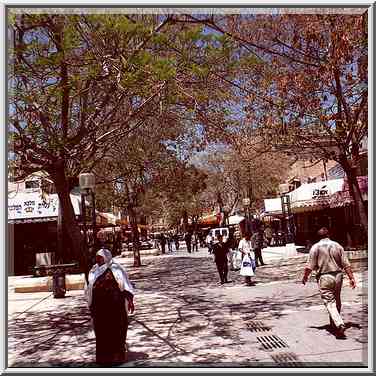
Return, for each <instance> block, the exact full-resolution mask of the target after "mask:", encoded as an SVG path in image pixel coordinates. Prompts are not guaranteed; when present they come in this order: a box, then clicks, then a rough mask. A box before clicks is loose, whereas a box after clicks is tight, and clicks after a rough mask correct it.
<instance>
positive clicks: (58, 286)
mask: <svg viewBox="0 0 376 376" xmlns="http://www.w3.org/2000/svg"><path fill="white" fill-rule="evenodd" d="M52 291H53V293H54V298H64V297H65V292H66V288H65V273H64V271H62V270H58V271H56V272H55V273H54V274H53V276H52Z"/></svg>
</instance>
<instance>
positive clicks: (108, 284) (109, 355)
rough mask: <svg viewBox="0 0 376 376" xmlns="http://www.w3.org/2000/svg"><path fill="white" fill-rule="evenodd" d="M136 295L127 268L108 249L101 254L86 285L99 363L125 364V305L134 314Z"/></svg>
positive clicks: (99, 252)
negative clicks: (134, 297) (134, 298)
mask: <svg viewBox="0 0 376 376" xmlns="http://www.w3.org/2000/svg"><path fill="white" fill-rule="evenodd" d="M133 295H134V292H133V286H132V284H131V282H130V281H129V279H128V275H127V272H126V271H125V269H124V267H123V266H122V265H120V264H119V263H117V262H115V260H113V258H112V254H111V252H110V251H109V250H108V249H101V250H100V251H98V252H97V254H96V264H95V265H94V266H93V267H92V269H91V270H90V272H89V276H88V284H87V285H86V296H87V300H88V305H89V308H90V314H91V317H92V319H93V326H94V333H95V341H96V363H98V364H102V365H112V364H118V363H123V362H125V361H126V339H127V330H128V312H127V308H126V302H127V305H128V310H129V312H130V313H132V312H133V311H134V305H133Z"/></svg>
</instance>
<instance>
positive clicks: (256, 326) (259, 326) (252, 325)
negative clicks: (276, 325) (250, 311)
mask: <svg viewBox="0 0 376 376" xmlns="http://www.w3.org/2000/svg"><path fill="white" fill-rule="evenodd" d="M247 327H248V329H249V330H250V331H251V332H267V331H269V330H270V329H271V328H270V327H269V326H265V324H264V323H263V322H262V321H251V322H249V323H247Z"/></svg>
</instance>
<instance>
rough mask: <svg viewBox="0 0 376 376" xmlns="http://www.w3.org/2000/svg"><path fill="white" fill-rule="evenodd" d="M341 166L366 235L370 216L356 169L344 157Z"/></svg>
mask: <svg viewBox="0 0 376 376" xmlns="http://www.w3.org/2000/svg"><path fill="white" fill-rule="evenodd" d="M341 165H342V168H343V170H344V171H345V174H346V177H347V180H348V183H349V190H350V195H351V198H352V199H353V201H354V204H355V209H356V210H357V212H358V214H359V219H360V224H361V225H362V227H363V230H364V232H365V234H368V215H367V210H366V204H365V202H364V200H363V197H362V194H361V191H360V188H359V184H358V179H357V177H356V168H353V167H352V166H351V164H350V162H349V161H348V160H347V159H346V157H343V158H342V159H341Z"/></svg>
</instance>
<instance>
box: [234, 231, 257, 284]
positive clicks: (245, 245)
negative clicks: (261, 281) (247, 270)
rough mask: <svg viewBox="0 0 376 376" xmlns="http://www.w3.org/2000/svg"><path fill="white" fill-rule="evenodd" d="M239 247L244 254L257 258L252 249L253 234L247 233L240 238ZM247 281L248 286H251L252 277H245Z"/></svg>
mask: <svg viewBox="0 0 376 376" xmlns="http://www.w3.org/2000/svg"><path fill="white" fill-rule="evenodd" d="M238 248H239V250H240V252H241V253H242V254H243V256H244V255H248V256H249V258H250V259H252V260H254V259H255V254H254V252H253V249H252V243H251V236H250V235H249V234H245V235H244V238H243V239H242V240H240V242H239V246H238ZM245 283H246V284H247V286H251V284H252V280H251V277H248V276H247V277H245Z"/></svg>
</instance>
